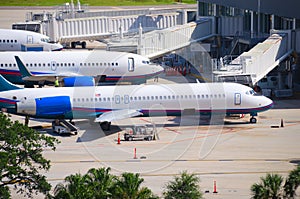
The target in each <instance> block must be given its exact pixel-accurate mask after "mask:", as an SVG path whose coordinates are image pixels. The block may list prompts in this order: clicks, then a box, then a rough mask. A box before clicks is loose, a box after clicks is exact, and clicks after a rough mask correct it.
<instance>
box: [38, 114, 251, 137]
mask: <svg viewBox="0 0 300 199" xmlns="http://www.w3.org/2000/svg"><path fill="white" fill-rule="evenodd" d="M170 122H171V123H170ZM242 124H250V123H249V122H246V121H243V120H238V119H237V120H231V121H226V120H224V117H212V118H207V117H201V118H199V116H192V115H189V116H181V117H179V116H178V117H173V118H168V120H167V122H165V123H157V122H156V123H155V126H156V127H157V128H170V127H180V126H195V127H196V126H209V125H242ZM75 126H77V127H78V128H79V134H78V135H74V134H70V133H65V134H58V133H54V132H53V130H52V128H41V127H40V126H36V127H33V128H34V129H36V130H38V131H39V132H41V133H46V134H48V135H51V136H53V137H70V136H78V138H77V141H76V142H90V141H94V140H97V139H100V138H104V137H106V136H110V135H113V134H116V135H117V133H121V132H122V131H123V130H124V129H126V128H130V127H132V126H133V124H131V125H114V124H112V125H111V128H110V130H109V131H103V130H102V129H101V128H100V125H99V124H98V123H92V124H91V123H90V122H88V121H87V120H80V121H76V122H75ZM80 131H84V132H83V133H82V134H81V133H80ZM121 139H123V138H121Z"/></svg>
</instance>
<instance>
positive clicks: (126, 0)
mask: <svg viewBox="0 0 300 199" xmlns="http://www.w3.org/2000/svg"><path fill="white" fill-rule="evenodd" d="M67 2H69V3H70V2H71V1H70V0H51V1H44V0H26V1H24V0H10V1H1V2H0V6H58V5H63V4H64V3H67ZM177 2H180V1H179V0H178V1H177V0H110V1H105V0H81V1H80V3H81V4H82V5H84V4H87V5H89V6H141V5H162V4H173V3H177ZM74 3H75V4H76V3H77V1H74ZM182 3H189V4H196V3H197V2H196V0H182Z"/></svg>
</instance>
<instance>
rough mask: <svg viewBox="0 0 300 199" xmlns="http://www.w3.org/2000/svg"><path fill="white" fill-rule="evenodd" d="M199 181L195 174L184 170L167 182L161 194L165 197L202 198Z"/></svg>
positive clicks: (171, 198)
mask: <svg viewBox="0 0 300 199" xmlns="http://www.w3.org/2000/svg"><path fill="white" fill-rule="evenodd" d="M199 182H200V179H199V178H198V177H197V176H196V175H195V174H188V173H187V171H184V172H182V173H181V174H180V176H175V177H174V180H173V181H170V182H168V183H167V185H166V190H165V191H164V193H163V195H164V197H165V199H185V198H191V199H197V198H202V192H201V191H200V187H199Z"/></svg>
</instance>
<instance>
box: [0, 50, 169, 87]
mask: <svg viewBox="0 0 300 199" xmlns="http://www.w3.org/2000/svg"><path fill="white" fill-rule="evenodd" d="M17 65H19V67H20V70H19V68H18V66H17ZM23 65H25V66H23ZM22 66H23V67H22ZM20 71H21V72H22V71H23V73H22V75H21V73H20ZM24 71H25V74H24ZM161 72H163V68H162V67H161V66H159V65H156V64H153V63H151V62H150V60H149V59H148V58H145V57H143V56H140V55H137V54H133V53H125V52H113V51H101V50H95V51H59V52H0V74H1V75H3V76H4V77H5V78H6V79H8V80H9V81H10V82H12V83H16V84H24V81H23V80H25V81H33V82H43V81H50V82H54V81H55V77H59V79H63V78H65V77H76V76H88V77H95V78H98V79H102V80H103V79H104V80H105V82H117V81H120V80H124V81H133V82H143V81H145V80H146V79H148V78H151V77H155V76H157V75H158V74H159V73H161ZM26 73H27V75H26Z"/></svg>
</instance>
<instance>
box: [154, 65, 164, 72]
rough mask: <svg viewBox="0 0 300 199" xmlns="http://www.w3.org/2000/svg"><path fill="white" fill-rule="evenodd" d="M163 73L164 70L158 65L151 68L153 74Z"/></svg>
mask: <svg viewBox="0 0 300 199" xmlns="http://www.w3.org/2000/svg"><path fill="white" fill-rule="evenodd" d="M163 71H164V68H163V67H161V66H160V65H155V66H154V67H153V72H154V73H158V74H160V73H162V72H163Z"/></svg>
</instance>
